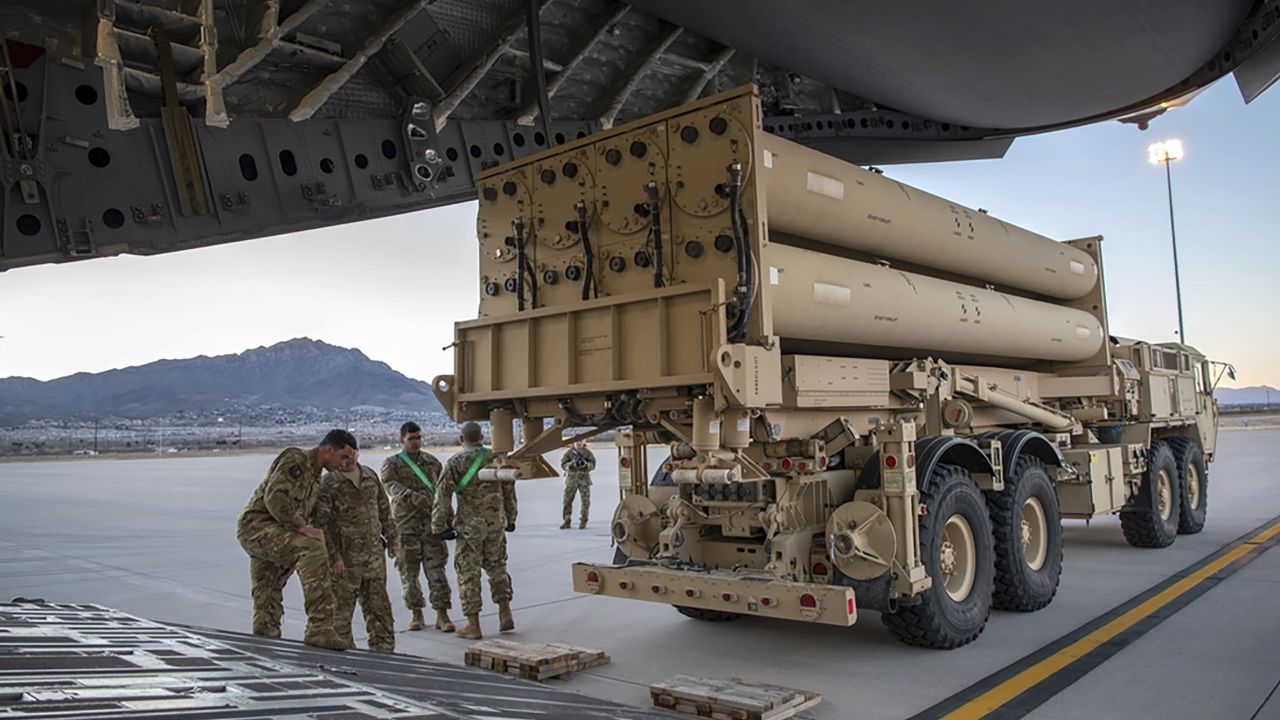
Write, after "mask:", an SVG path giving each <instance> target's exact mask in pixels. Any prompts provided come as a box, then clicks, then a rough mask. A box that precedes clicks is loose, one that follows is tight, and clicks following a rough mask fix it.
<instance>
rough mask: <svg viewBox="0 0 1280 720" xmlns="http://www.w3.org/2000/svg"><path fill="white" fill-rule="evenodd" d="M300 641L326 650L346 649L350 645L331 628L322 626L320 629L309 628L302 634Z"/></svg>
mask: <svg viewBox="0 0 1280 720" xmlns="http://www.w3.org/2000/svg"><path fill="white" fill-rule="evenodd" d="M302 642H304V643H306V644H307V645H311V646H312V647H318V648H324V649H326V650H346V649H347V648H348V647H350V645H349V644H348V643H347V641H346V640H343V639H342V637H341V636H339V635H338V633H336V632H334V630H333V628H323V629H320V630H309V631H307V634H306V635H305V636H303V638H302Z"/></svg>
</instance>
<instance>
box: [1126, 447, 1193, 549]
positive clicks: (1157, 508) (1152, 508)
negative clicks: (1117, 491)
mask: <svg viewBox="0 0 1280 720" xmlns="http://www.w3.org/2000/svg"><path fill="white" fill-rule="evenodd" d="M1179 484H1180V483H1179V480H1178V463H1177V461H1176V460H1175V459H1174V456H1173V450H1172V449H1171V448H1170V447H1169V446H1168V445H1167V444H1165V443H1163V442H1159V441H1157V442H1153V443H1151V449H1150V450H1148V451H1147V472H1146V474H1145V475H1144V476H1143V477H1142V486H1141V487H1140V488H1138V494H1137V496H1136V497H1134V499H1133V502H1132V503H1131V506H1132V507H1131V509H1129V510H1124V511H1122V512H1121V513H1120V529H1121V530H1123V531H1124V539H1125V540H1127V541H1129V544H1130V545H1132V546H1134V547H1141V548H1162V547H1169V546H1170V545H1172V544H1173V541H1174V540H1177V539H1178V516H1179V513H1180V509H1181V507H1182V493H1181V492H1180V490H1179Z"/></svg>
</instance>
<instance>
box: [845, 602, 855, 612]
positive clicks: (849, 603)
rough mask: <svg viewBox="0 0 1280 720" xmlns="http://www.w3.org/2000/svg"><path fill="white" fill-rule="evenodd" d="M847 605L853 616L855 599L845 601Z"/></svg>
mask: <svg viewBox="0 0 1280 720" xmlns="http://www.w3.org/2000/svg"><path fill="white" fill-rule="evenodd" d="M845 605H847V606H848V608H849V610H848V612H849V614H850V615H852V614H853V598H849V599H848V600H847V601H845Z"/></svg>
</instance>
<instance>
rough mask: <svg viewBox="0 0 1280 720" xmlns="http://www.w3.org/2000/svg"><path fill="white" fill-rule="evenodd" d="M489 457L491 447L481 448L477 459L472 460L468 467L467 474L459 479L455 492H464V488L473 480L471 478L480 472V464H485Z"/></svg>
mask: <svg viewBox="0 0 1280 720" xmlns="http://www.w3.org/2000/svg"><path fill="white" fill-rule="evenodd" d="M488 457H489V448H481V449H480V454H479V455H477V456H476V459H475V460H472V461H471V467H469V468H467V474H466V475H463V476H462V479H461V480H459V481H458V488H457V489H456V490H454V492H456V493H461V492H462V490H463V488H465V487H466V486H467V484H468V483H470V482H471V479H472V478H474V477H475V476H476V473H478V472H480V466H481V465H483V464H484V461H485V459H486V458H488Z"/></svg>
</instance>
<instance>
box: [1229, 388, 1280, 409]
mask: <svg viewBox="0 0 1280 720" xmlns="http://www.w3.org/2000/svg"><path fill="white" fill-rule="evenodd" d="M1268 390H1270V391H1271V402H1272V403H1275V404H1277V405H1280V390H1277V389H1275V388H1273V387H1271V386H1270V385H1251V386H1249V387H1242V388H1226V387H1220V388H1218V389H1217V390H1214V391H1213V396H1214V397H1216V398H1217V399H1218V404H1219V405H1265V404H1266V403H1267V391H1268Z"/></svg>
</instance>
